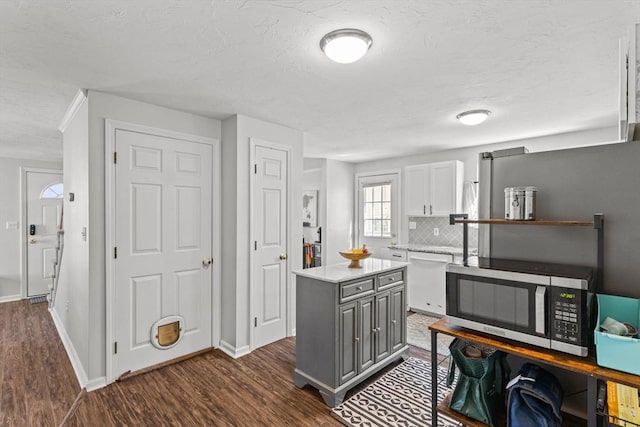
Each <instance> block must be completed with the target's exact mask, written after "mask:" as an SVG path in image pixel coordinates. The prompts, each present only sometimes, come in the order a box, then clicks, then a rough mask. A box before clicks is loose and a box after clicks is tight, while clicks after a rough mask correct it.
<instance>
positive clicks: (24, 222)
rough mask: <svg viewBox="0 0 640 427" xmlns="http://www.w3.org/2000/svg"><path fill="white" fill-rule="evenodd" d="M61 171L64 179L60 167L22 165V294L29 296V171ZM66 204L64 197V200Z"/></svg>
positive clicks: (23, 296)
mask: <svg viewBox="0 0 640 427" xmlns="http://www.w3.org/2000/svg"><path fill="white" fill-rule="evenodd" d="M28 172H36V173H59V174H61V175H62V177H63V179H64V172H63V171H61V170H59V169H43V168H31V167H27V166H20V223H21V224H20V227H18V228H19V230H20V296H21V297H22V298H26V297H27V173H28ZM62 205H63V206H64V199H63V202H62Z"/></svg>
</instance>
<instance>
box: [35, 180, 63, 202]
mask: <svg viewBox="0 0 640 427" xmlns="http://www.w3.org/2000/svg"><path fill="white" fill-rule="evenodd" d="M63 197H64V187H63V185H62V183H61V182H59V183H57V184H51V185H49V186H48V187H45V188H44V190H42V192H41V193H40V198H41V199H62V198H63Z"/></svg>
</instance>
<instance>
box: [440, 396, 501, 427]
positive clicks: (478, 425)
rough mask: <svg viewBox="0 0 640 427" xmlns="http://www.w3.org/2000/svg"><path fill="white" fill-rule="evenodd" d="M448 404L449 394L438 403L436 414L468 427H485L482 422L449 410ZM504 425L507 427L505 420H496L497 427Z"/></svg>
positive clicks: (449, 400) (449, 402)
mask: <svg viewBox="0 0 640 427" xmlns="http://www.w3.org/2000/svg"><path fill="white" fill-rule="evenodd" d="M450 404H451V393H449V394H447V395H446V396H445V397H444V399H443V400H442V401H441V402H440V403H438V408H437V409H438V412H439V413H441V414H442V415H446V416H447V417H449V418H451V419H453V420H456V421H457V422H459V423H462V424H463V425H465V426H468V427H486V426H487V424H485V423H483V422H480V421H477V420H474V419H473V418H469V417H467V416H466V415H463V414H461V413H460V412H458V411H454V410H453V409H451V408H449V405H450ZM506 425H507V420H506V419H500V420H498V423H497V427H502V426H506Z"/></svg>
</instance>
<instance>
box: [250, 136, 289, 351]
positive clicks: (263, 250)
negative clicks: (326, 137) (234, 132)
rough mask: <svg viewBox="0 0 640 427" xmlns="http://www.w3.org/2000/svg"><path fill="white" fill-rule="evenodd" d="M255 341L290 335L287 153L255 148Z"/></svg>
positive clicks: (262, 342)
mask: <svg viewBox="0 0 640 427" xmlns="http://www.w3.org/2000/svg"><path fill="white" fill-rule="evenodd" d="M254 159H255V165H254V175H253V176H254V179H253V189H254V193H253V194H254V200H253V204H252V206H253V214H252V216H253V218H252V219H253V226H254V239H255V240H254V248H253V249H254V258H253V259H254V262H253V287H252V288H253V292H254V298H253V301H254V319H253V327H254V335H253V336H254V340H253V348H258V347H261V346H263V345H266V344H269V343H271V342H274V341H277V340H279V339H282V338H284V337H285V336H286V334H287V317H286V313H287V264H288V260H287V201H288V153H287V151H284V150H279V149H275V148H273V147H267V146H261V145H256V146H255V147H254Z"/></svg>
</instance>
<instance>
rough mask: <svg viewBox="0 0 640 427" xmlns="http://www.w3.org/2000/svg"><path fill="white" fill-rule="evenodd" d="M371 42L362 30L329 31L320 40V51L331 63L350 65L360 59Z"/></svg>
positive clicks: (369, 37)
mask: <svg viewBox="0 0 640 427" xmlns="http://www.w3.org/2000/svg"><path fill="white" fill-rule="evenodd" d="M372 43H373V40H372V39H371V36H370V35H369V34H367V33H365V32H364V31H362V30H356V29H353V28H345V29H342V30H335V31H331V32H330V33H328V34H326V35H325V36H324V37H323V38H322V40H320V49H322V51H323V52H324V53H325V55H327V56H328V57H329V59H331V60H332V61H335V62H338V63H340V64H351V63H352V62H356V61H357V60H358V59H360V58H362V57H363V56H364V55H365V54H366V53H367V51H368V50H369V48H370V47H371V44H372Z"/></svg>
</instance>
